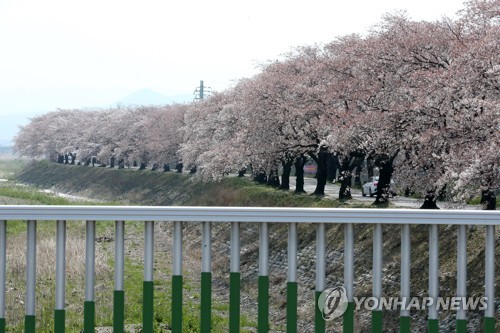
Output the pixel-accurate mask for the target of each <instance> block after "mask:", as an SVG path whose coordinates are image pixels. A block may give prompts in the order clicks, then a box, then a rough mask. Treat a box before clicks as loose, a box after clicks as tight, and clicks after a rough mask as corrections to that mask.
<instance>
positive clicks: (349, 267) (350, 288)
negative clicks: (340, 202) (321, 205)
mask: <svg viewBox="0 0 500 333" xmlns="http://www.w3.org/2000/svg"><path fill="white" fill-rule="evenodd" d="M353 281H354V225H353V224H352V223H345V224H344V288H345V291H346V296H347V301H348V303H347V309H346V311H345V312H344V315H343V317H342V328H343V332H344V333H354V282H353Z"/></svg>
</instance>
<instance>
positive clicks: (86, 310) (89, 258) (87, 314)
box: [83, 221, 95, 333]
mask: <svg viewBox="0 0 500 333" xmlns="http://www.w3.org/2000/svg"><path fill="white" fill-rule="evenodd" d="M94 276H95V221H86V228H85V302H84V304H83V331H84V333H94V331H95V300H94Z"/></svg>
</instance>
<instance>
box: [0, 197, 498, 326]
mask: <svg viewBox="0 0 500 333" xmlns="http://www.w3.org/2000/svg"><path fill="white" fill-rule="evenodd" d="M8 220H25V221H27V259H26V302H25V332H35V326H36V325H35V301H36V300H35V284H36V283H35V282H36V224H37V221H41V220H54V221H57V236H56V290H55V295H56V297H55V299H56V302H55V312H54V317H55V320H54V323H55V324H54V331H55V332H64V330H65V327H64V326H65V325H64V323H65V312H64V311H65V310H64V308H65V294H64V293H65V256H66V254H65V244H66V221H70V220H78V221H86V222H85V223H86V252H85V253H86V254H85V255H86V271H85V307H84V332H93V331H94V312H95V305H94V301H95V299H94V255H95V242H94V240H95V221H96V220H99V221H104V220H107V221H115V262H114V265H115V276H114V290H115V293H114V309H113V320H114V332H123V330H124V326H123V323H124V297H125V295H124V281H123V279H124V255H125V251H124V225H125V224H124V223H125V221H144V225H145V229H144V232H145V245H144V300H143V309H144V311H143V332H152V331H153V323H152V321H153V254H154V224H155V222H158V221H173V222H174V225H173V228H174V230H173V237H174V240H173V276H172V323H171V325H172V331H173V332H180V331H181V330H182V223H183V222H203V223H202V267H201V268H202V269H201V271H202V279H201V284H202V286H201V300H200V301H201V306H200V307H201V314H200V330H201V331H202V332H209V331H210V329H211V279H212V277H211V271H212V268H211V257H212V254H211V244H212V235H211V226H212V223H213V222H226V223H231V251H230V290H229V298H230V307H229V311H230V313H229V332H231V333H235V332H239V329H240V294H239V293H240V291H239V288H240V222H252V223H259V224H260V227H259V273H258V274H259V279H258V285H259V287H258V288H259V291H258V301H259V303H258V331H259V332H267V331H268V330H269V303H268V298H269V267H268V266H269V258H268V256H269V223H286V224H288V274H287V276H288V278H287V332H297V298H298V297H297V239H298V237H297V223H314V224H316V302H318V301H317V300H318V298H319V296H320V294H321V293H322V292H323V291H324V290H325V257H326V255H325V253H326V248H325V243H326V241H325V224H326V223H337V224H339V223H341V224H344V288H345V291H346V297H347V300H348V305H347V311H346V312H345V313H344V314H343V317H344V318H343V330H344V332H353V331H354V324H353V321H354V319H353V316H354V312H353V311H354V305H353V298H354V289H353V281H354V229H353V224H373V225H374V226H373V268H372V279H373V297H374V298H376V299H378V300H380V298H381V297H382V296H383V295H382V260H383V258H382V244H383V239H382V235H383V234H382V229H383V224H399V225H401V280H400V284H401V291H400V296H401V299H405V298H406V300H408V299H409V297H410V252H411V249H410V244H411V236H410V225H412V224H427V225H429V271H428V274H429V297H430V298H431V299H433V300H437V298H438V296H439V241H438V230H439V229H438V226H439V225H450V224H452V225H458V234H457V296H458V297H466V295H467V288H466V283H467V248H466V239H467V229H466V226H467V225H484V226H486V239H485V294H484V295H485V297H486V303H487V307H486V310H485V316H484V327H485V332H494V331H495V307H494V304H495V226H496V225H500V212H497V211H470V210H414V209H410V210H396V209H335V208H254V207H223V208H222V207H143V206H141V207H132V206H0V333H3V332H5V325H6V323H5V283H6V281H5V277H6V269H8V263H6V242H7V237H6V223H7V221H8ZM466 315H467V314H466V310H465V309H460V310H458V311H457V314H456V319H457V332H465V331H466V330H467V320H466V318H467V317H466ZM400 318H401V328H400V330H401V332H409V331H410V314H409V311H408V310H405V309H404V308H402V309H401V314H400ZM428 319H429V320H428V330H429V331H430V332H437V331H438V330H439V323H438V309H437V308H436V302H434V303H432V304H431V305H430V306H429V308H428ZM324 331H325V322H324V320H323V318H322V313H321V312H320V311H319V310H318V307H316V314H315V332H324ZM372 331H373V332H382V311H380V310H374V311H373V312H372Z"/></svg>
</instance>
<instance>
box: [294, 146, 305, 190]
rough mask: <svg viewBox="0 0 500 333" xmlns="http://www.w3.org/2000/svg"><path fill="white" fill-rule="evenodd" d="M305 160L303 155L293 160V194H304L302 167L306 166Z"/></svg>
mask: <svg viewBox="0 0 500 333" xmlns="http://www.w3.org/2000/svg"><path fill="white" fill-rule="evenodd" d="M306 162H307V159H306V158H305V156H304V155H303V154H301V155H300V156H299V157H297V159H296V160H295V163H294V166H295V177H296V178H295V193H306V191H305V190H304V165H306Z"/></svg>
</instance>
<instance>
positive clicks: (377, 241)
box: [372, 223, 383, 333]
mask: <svg viewBox="0 0 500 333" xmlns="http://www.w3.org/2000/svg"><path fill="white" fill-rule="evenodd" d="M382 244H383V243H382V224H380V223H377V224H375V225H374V226H373V271H372V273H373V297H374V298H375V299H376V300H377V301H378V305H379V307H380V303H381V299H382ZM382 326H383V325H382V309H381V308H379V309H376V310H373V311H372V332H373V333H382Z"/></svg>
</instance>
